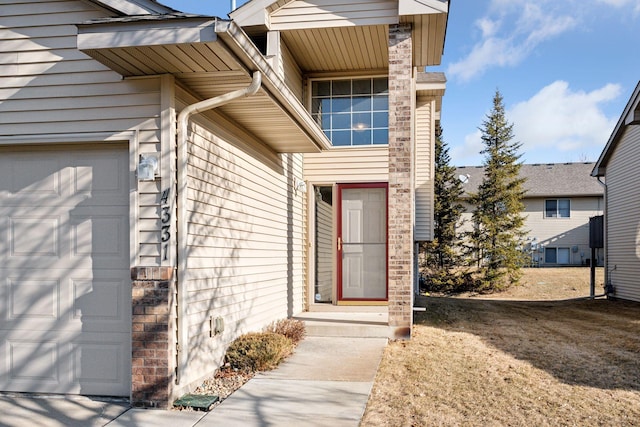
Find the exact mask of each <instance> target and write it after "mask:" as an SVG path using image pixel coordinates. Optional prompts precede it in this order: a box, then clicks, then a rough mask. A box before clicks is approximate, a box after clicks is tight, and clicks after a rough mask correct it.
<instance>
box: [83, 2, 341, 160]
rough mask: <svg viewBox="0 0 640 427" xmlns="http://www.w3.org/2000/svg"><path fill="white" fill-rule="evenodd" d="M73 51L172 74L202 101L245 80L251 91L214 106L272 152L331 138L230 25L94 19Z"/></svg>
mask: <svg viewBox="0 0 640 427" xmlns="http://www.w3.org/2000/svg"><path fill="white" fill-rule="evenodd" d="M78 49H79V50H80V51H82V52H84V53H85V54H87V55H89V56H91V57H92V58H94V59H95V60H97V61H99V62H101V63H102V64H104V65H106V66H107V67H109V68H111V69H113V70H114V71H116V72H118V73H119V74H121V75H122V76H124V77H134V76H135V77H138V76H154V75H162V74H172V75H174V76H175V77H176V80H177V81H178V82H180V83H181V84H182V85H183V86H185V87H186V88H187V89H189V90H190V91H191V92H193V93H194V94H195V95H196V96H197V97H199V98H202V99H208V98H213V97H215V96H219V95H222V94H224V93H227V92H231V91H233V90H236V89H238V88H241V87H246V86H248V85H249V83H250V82H251V76H252V74H253V72H254V71H260V72H261V73H262V77H263V78H262V85H261V87H260V89H259V91H258V92H257V93H256V94H255V95H254V96H251V97H247V98H243V99H241V100H237V101H234V102H232V103H230V104H227V105H225V106H222V107H219V109H218V110H217V111H218V112H220V113H221V114H223V115H225V116H226V117H227V118H229V119H230V120H232V121H233V122H235V123H237V124H238V125H239V126H241V127H242V128H244V129H246V130H247V131H248V132H249V133H251V134H253V135H254V136H256V137H257V138H258V139H259V140H261V141H263V142H264V143H266V144H267V145H268V146H270V147H271V148H272V149H273V150H274V151H276V152H281V153H285V152H295V153H302V152H317V151H320V150H323V149H328V148H329V147H330V146H331V143H330V142H329V140H328V139H327V137H326V136H325V134H324V133H323V132H322V130H321V129H320V128H319V126H318V125H317V124H316V123H315V122H314V121H313V119H312V118H311V116H310V115H309V113H308V112H307V110H306V109H305V108H304V106H303V105H302V104H301V103H300V101H299V100H298V99H297V98H296V97H295V95H294V94H293V93H292V92H291V90H290V89H289V88H288V87H287V85H286V84H285V83H284V82H283V81H282V79H281V78H280V77H279V76H278V75H277V74H276V73H275V71H274V70H273V69H272V68H271V66H270V65H269V64H268V62H267V61H266V59H265V58H264V57H263V56H262V55H261V54H260V52H259V51H258V50H257V48H256V47H255V45H254V44H253V43H252V42H251V40H250V39H249V38H248V37H247V36H246V34H245V33H244V32H243V31H242V29H240V28H239V27H238V26H237V25H236V24H235V23H233V22H231V21H227V20H221V19H220V18H216V17H205V16H194V15H186V14H180V13H176V14H168V15H145V16H133V17H125V18H111V19H104V20H95V21H90V22H87V23H83V24H79V25H78Z"/></svg>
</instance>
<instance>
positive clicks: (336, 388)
mask: <svg viewBox="0 0 640 427" xmlns="http://www.w3.org/2000/svg"><path fill="white" fill-rule="evenodd" d="M386 343H387V339H386V338H349V337H315V336H314V337H307V338H305V339H304V340H303V341H302V342H301V343H300V344H299V345H298V347H297V348H296V351H295V353H294V354H293V355H292V356H291V357H289V358H288V359H287V360H286V361H285V362H284V363H282V364H281V365H280V366H279V367H278V368H277V369H276V370H274V371H271V372H266V373H262V374H259V375H257V376H255V377H254V378H252V379H251V380H250V381H249V382H247V383H246V384H245V385H244V386H243V387H242V388H240V389H239V390H237V391H236V392H235V393H234V394H233V395H231V396H230V397H229V398H228V399H226V400H225V401H224V402H222V404H221V405H219V406H218V407H216V408H214V409H213V411H211V412H187V411H182V412H180V411H163V410H144V409H132V408H130V407H129V404H128V402H127V401H124V400H123V401H103V400H98V399H90V398H85V397H78V398H70V397H41V396H28V395H23V394H4V395H0V426H2V427H5V426H6V427H22V426H31V425H33V426H43V427H49V426H51V427H74V426H82V427H86V426H109V427H140V426H152V427H163V426H167V427H183V426H184V427H191V426H198V427H210V426H243V427H245V426H246V427H252V426H256V427H258V426H259V427H267V426H331V427H342V426H344V427H348V426H349V427H356V426H358V425H359V423H360V420H361V418H362V415H363V413H364V410H365V408H366V405H367V400H368V398H369V393H370V392H371V387H372V385H373V381H374V378H375V375H376V371H377V369H378V365H379V363H380V360H381V358H382V352H383V350H384V347H385V345H386Z"/></svg>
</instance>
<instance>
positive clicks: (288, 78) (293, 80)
mask: <svg viewBox="0 0 640 427" xmlns="http://www.w3.org/2000/svg"><path fill="white" fill-rule="evenodd" d="M281 48H282V52H281V59H282V70H283V74H284V78H283V80H284V81H285V82H287V86H288V87H289V89H290V90H291V92H293V94H294V95H295V96H296V98H298V100H299V101H300V102H303V94H302V71H300V67H298V64H297V63H296V60H295V58H294V57H293V55H292V54H291V50H289V48H288V47H287V45H286V44H285V43H282V44H281Z"/></svg>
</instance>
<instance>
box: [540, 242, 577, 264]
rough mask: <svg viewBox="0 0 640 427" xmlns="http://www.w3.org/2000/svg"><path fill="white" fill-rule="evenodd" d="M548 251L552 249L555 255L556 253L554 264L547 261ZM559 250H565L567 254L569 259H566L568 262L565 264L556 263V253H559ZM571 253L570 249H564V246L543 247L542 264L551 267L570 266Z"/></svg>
mask: <svg viewBox="0 0 640 427" xmlns="http://www.w3.org/2000/svg"><path fill="white" fill-rule="evenodd" d="M550 249H553V250H554V251H555V253H556V256H555V262H550V261H547V251H548V250H550ZM561 249H565V250H566V251H567V252H568V253H569V258H568V262H567V263H562V264H560V263H559V262H558V252H559V251H560V250H561ZM571 253H572V252H571V248H570V247H564V246H545V248H544V263H545V264H553V265H571Z"/></svg>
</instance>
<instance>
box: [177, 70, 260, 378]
mask: <svg viewBox="0 0 640 427" xmlns="http://www.w3.org/2000/svg"><path fill="white" fill-rule="evenodd" d="M261 84H262V74H261V73H260V72H259V71H256V72H254V73H253V80H252V81H251V84H250V85H249V86H247V87H246V88H245V89H239V90H236V91H233V92H229V93H226V94H224V95H220V96H216V97H215V98H210V99H205V100H204V101H200V102H196V103H195V104H191V105H189V106H187V107H186V108H184V109H183V110H182V111H181V112H180V114H179V115H178V142H177V145H178V153H177V162H178V165H177V168H178V171H177V177H176V188H177V193H178V195H177V199H178V200H177V204H178V227H177V229H178V233H177V234H178V284H177V287H178V310H177V313H178V319H177V321H178V348H177V351H178V366H177V369H176V383H177V384H180V382H181V379H182V376H183V375H182V374H183V372H184V370H185V369H186V366H187V362H188V357H187V356H188V354H187V346H188V342H187V341H188V339H189V333H188V330H187V321H186V316H187V308H186V301H187V298H186V295H185V293H186V282H187V242H188V239H187V160H188V157H189V151H188V148H187V132H188V130H189V128H188V126H189V119H190V118H191V116H192V115H194V114H198V113H202V112H203V111H208V110H212V109H214V108H217V107H220V106H221V105H224V104H227V103H229V102H231V101H233V100H236V99H238V98H243V97H247V96H251V95H254V94H255V93H256V92H257V91H258V89H260V85H261Z"/></svg>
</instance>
